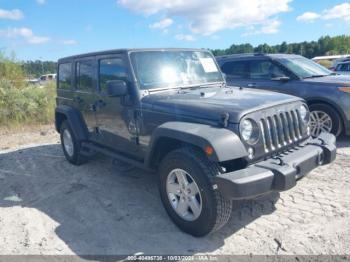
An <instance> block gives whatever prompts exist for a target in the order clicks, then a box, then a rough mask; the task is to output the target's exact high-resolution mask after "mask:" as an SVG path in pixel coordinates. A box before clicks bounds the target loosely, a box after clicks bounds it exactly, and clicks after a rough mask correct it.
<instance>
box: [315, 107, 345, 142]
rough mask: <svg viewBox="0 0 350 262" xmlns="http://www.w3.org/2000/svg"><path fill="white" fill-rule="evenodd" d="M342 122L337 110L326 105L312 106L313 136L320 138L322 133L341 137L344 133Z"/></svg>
mask: <svg viewBox="0 0 350 262" xmlns="http://www.w3.org/2000/svg"><path fill="white" fill-rule="evenodd" d="M342 127H343V126H342V121H341V118H340V116H339V114H338V112H337V111H336V110H334V109H333V108H332V107H331V106H328V105H325V104H313V105H311V106H310V128H311V135H312V136H314V137H317V136H319V135H320V134H321V133H322V132H326V133H332V134H334V135H335V136H339V135H340V134H341V132H342Z"/></svg>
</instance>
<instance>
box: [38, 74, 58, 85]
mask: <svg viewBox="0 0 350 262" xmlns="http://www.w3.org/2000/svg"><path fill="white" fill-rule="evenodd" d="M55 79H56V74H47V75H42V76H40V77H39V82H40V84H43V83H46V82H47V81H53V80H55Z"/></svg>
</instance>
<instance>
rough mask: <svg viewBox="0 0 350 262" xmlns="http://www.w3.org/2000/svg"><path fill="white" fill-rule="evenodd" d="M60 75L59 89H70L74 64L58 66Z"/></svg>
mask: <svg viewBox="0 0 350 262" xmlns="http://www.w3.org/2000/svg"><path fill="white" fill-rule="evenodd" d="M58 75H59V77H58V88H60V89H70V88H71V86H72V64H71V63H65V64H60V65H59V66H58Z"/></svg>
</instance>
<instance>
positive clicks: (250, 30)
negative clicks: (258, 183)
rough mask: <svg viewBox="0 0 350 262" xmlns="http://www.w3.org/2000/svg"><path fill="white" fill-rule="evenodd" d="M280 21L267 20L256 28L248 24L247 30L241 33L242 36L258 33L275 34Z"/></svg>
mask: <svg viewBox="0 0 350 262" xmlns="http://www.w3.org/2000/svg"><path fill="white" fill-rule="evenodd" d="M280 25H281V22H280V21H279V20H269V21H266V22H265V23H264V24H263V25H261V27H260V29H256V27H255V26H248V27H247V32H245V33H243V34H242V36H251V35H260V34H270V35H271V34H277V33H278V31H279V27H280Z"/></svg>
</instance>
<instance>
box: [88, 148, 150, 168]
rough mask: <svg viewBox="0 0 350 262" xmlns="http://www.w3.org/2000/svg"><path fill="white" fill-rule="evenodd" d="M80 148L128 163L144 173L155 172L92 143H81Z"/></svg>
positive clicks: (133, 160)
mask: <svg viewBox="0 0 350 262" xmlns="http://www.w3.org/2000/svg"><path fill="white" fill-rule="evenodd" d="M82 147H83V148H87V149H89V150H94V151H96V152H100V153H102V154H104V155H107V156H110V157H112V158H115V159H118V160H120V161H122V162H125V163H128V164H130V165H133V166H135V167H137V168H140V169H143V170H145V171H150V172H154V171H155V170H154V169H151V168H147V167H146V166H145V165H144V163H143V162H141V161H137V160H135V159H132V158H129V157H127V156H125V155H122V154H120V153H117V152H115V151H113V150H110V149H108V148H106V147H103V146H99V145H96V144H93V143H87V142H83V143H82Z"/></svg>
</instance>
